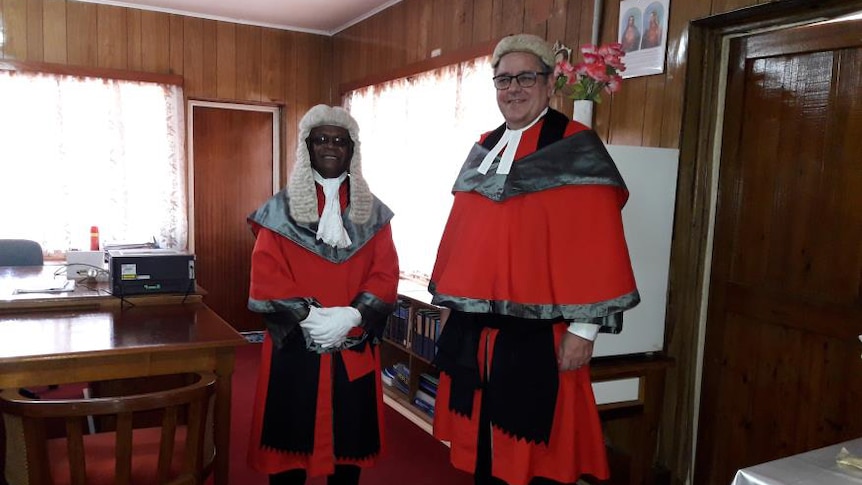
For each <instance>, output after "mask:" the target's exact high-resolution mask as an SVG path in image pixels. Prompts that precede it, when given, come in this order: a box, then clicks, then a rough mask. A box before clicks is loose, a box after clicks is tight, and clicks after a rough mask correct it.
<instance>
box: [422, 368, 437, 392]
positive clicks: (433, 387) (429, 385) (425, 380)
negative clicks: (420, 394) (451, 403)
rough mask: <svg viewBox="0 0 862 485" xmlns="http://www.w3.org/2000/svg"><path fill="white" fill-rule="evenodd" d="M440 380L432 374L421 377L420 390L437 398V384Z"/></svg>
mask: <svg viewBox="0 0 862 485" xmlns="http://www.w3.org/2000/svg"><path fill="white" fill-rule="evenodd" d="M438 382H439V379H437V378H436V377H434V376H432V375H430V374H425V373H423V374H420V375H419V389H421V390H423V391H425V392H426V393H428V395H430V396H433V397H437V384H438Z"/></svg>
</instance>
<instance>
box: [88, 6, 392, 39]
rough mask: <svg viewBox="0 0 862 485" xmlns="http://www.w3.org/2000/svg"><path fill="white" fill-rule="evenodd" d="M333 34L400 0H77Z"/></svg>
mask: <svg viewBox="0 0 862 485" xmlns="http://www.w3.org/2000/svg"><path fill="white" fill-rule="evenodd" d="M80 1H85V2H90V3H101V4H106V5H115V6H119V7H129V8H137V9H142V10H154V11H157V12H166V13H173V14H180V15H188V16H191V17H201V18H205V19H211V20H222V21H225V22H236V23H240V24H248V25H258V26H262V27H272V28H276V29H284V30H295V31H300V32H310V33H313V34H321V35H333V34H335V33H338V32H340V31H341V30H344V29H346V28H347V27H350V26H351V25H353V24H355V23H357V22H360V21H362V20H364V19H366V18H368V17H370V16H372V15H374V14H376V13H377V12H380V11H381V10H384V9H386V8H387V7H389V6H391V5H394V4H396V3H398V2H400V1H401V0H128V1H113V0H80Z"/></svg>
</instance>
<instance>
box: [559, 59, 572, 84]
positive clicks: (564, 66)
mask: <svg viewBox="0 0 862 485" xmlns="http://www.w3.org/2000/svg"><path fill="white" fill-rule="evenodd" d="M560 76H562V77H564V78H565V79H566V84H572V83H574V82H577V80H578V78H577V75H576V73H575V66H573V65H571V64H570V63H569V61H560V62H558V63H557V65H556V66H554V79H559V78H560Z"/></svg>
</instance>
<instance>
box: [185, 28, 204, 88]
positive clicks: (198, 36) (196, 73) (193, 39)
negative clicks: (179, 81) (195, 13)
mask: <svg viewBox="0 0 862 485" xmlns="http://www.w3.org/2000/svg"><path fill="white" fill-rule="evenodd" d="M182 28H183V80H184V83H185V84H184V90H185V91H186V93H190V92H191V93H200V92H201V90H202V87H203V78H204V62H203V61H204V44H203V42H204V21H203V20H201V19H193V18H189V17H186V18H185V19H183V27H182Z"/></svg>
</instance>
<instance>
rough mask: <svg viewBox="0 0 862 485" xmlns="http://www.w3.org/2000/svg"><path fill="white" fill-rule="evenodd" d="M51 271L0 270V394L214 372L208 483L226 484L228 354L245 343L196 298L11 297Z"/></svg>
mask: <svg viewBox="0 0 862 485" xmlns="http://www.w3.org/2000/svg"><path fill="white" fill-rule="evenodd" d="M52 271H53V270H52V269H51V268H50V267H48V266H46V267H44V268H26V269H25V268H8V267H6V268H0V389H2V388H17V387H32V386H41V385H51V384H65V383H76V382H90V381H97V380H108V379H121V378H129V377H147V376H157V375H166V374H176V373H184V372H195V371H212V372H214V373H215V374H216V376H217V381H216V392H215V394H216V395H215V420H214V421H215V430H214V438H215V444H216V457H215V463H214V478H215V483H216V484H217V485H227V483H228V469H229V458H230V405H231V376H232V374H233V368H234V350H235V348H236V346H238V345H243V344H245V343H246V341H245V339H244V338H243V337H242V336H241V335H239V334H238V333H237V332H236V331H235V330H234V329H233V328H232V327H231V326H230V325H228V324H227V322H225V321H224V320H222V319H221V318H220V317H219V316H218V315H216V314H215V312H213V311H212V310H211V309H210V308H208V307H207V306H206V305H204V304H203V303H201V302H200V296H199V295H197V296H196V295H192V296H188V297H184V296H183V295H179V296H176V295H147V296H141V297H136V298H131V299H129V298H127V299H126V301H124V302H122V303H121V302H120V300H119V299H117V298H114V297H112V296H110V295H108V294H106V293H105V292H104V291H102V290H101V289H100V288H99V287H98V286H96V287H92V288H91V289H87V288H85V287H83V286H80V285H79V287H78V289H76V292H73V293H69V294H59V295H57V294H23V295H21V294H13V293H10V292H9V288H10V287H12V286H20V284H22V283H23V282H24V280H26V279H27V278H36V277H44V276H45V275H46V274H50V273H51V272H52ZM76 293H77V294H76ZM183 300H185V301H186V303H183V304H181V303H180V302H181V301H183ZM132 305H134V306H132Z"/></svg>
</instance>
